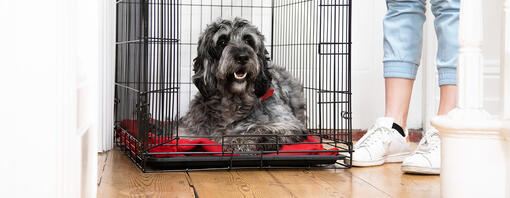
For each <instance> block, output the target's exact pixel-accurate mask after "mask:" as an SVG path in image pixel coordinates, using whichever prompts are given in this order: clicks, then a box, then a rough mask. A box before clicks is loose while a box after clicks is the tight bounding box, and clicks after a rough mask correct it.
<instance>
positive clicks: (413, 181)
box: [98, 150, 439, 198]
mask: <svg viewBox="0 0 510 198" xmlns="http://www.w3.org/2000/svg"><path fill="white" fill-rule="evenodd" d="M98 174H99V177H98V197H100V198H103V197H104V198H112V197H201V198H205V197H219V198H225V197H271V198H284V197H313V198H320V197H369V198H370V197H372V198H379V197H413V198H418V197H427V198H428V197H439V176H423V175H407V174H402V172H401V171H400V164H386V165H383V166H378V167H371V168H351V169H345V170H344V169H338V170H331V169H330V170H304V169H295V170H231V171H193V172H171V173H142V172H141V171H140V170H139V169H138V168H137V167H136V166H135V165H134V164H133V163H132V162H131V160H130V159H129V158H128V157H126V156H125V155H124V154H123V153H122V152H120V151H118V150H113V151H110V152H108V153H105V154H100V155H99V170H98Z"/></svg>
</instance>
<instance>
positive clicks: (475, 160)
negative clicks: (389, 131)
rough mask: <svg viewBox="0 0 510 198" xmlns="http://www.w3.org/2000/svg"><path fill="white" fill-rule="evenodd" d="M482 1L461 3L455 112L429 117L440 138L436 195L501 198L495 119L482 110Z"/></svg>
mask: <svg viewBox="0 0 510 198" xmlns="http://www.w3.org/2000/svg"><path fill="white" fill-rule="evenodd" d="M482 4H483V0H462V1H461V6H460V21H459V44H460V50H459V58H458V68H457V86H458V92H457V97H458V98H457V108H456V109H454V110H452V111H451V112H450V113H449V114H448V115H446V116H439V117H435V118H434V119H432V125H433V126H435V127H436V128H437V129H438V130H439V131H440V134H441V154H442V155H441V168H442V169H441V196H442V197H454V198H457V197H504V196H505V177H506V171H505V170H506V167H505V166H506V162H505V153H504V150H505V148H504V147H505V144H504V143H505V141H504V138H503V136H502V135H501V133H500V130H501V121H500V120H495V119H493V118H492V117H491V116H490V115H489V114H488V113H487V112H486V111H485V110H484V109H483V56H482V53H481V45H482V40H483V25H482V19H483V18H482V17H483V15H482V6H483V5H482Z"/></svg>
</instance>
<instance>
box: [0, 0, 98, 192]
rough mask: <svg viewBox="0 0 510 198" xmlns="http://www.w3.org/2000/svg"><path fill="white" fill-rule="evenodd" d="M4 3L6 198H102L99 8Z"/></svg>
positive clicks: (59, 0)
mask: <svg viewBox="0 0 510 198" xmlns="http://www.w3.org/2000/svg"><path fill="white" fill-rule="evenodd" d="M100 2H102V0H98V1H78V0H72V1H71V0H47V1H37V0H25V1H4V0H2V1H0V26H1V27H3V28H2V31H0V39H1V43H2V45H0V66H1V67H0V68H1V69H2V70H1V72H0V90H2V97H0V103H2V104H4V106H3V107H2V110H1V113H0V124H1V125H2V132H1V133H2V140H3V142H2V144H0V149H1V150H2V151H3V153H2V160H0V175H1V179H0V186H1V187H0V194H2V196H3V197H95V195H96V193H95V192H96V182H97V180H96V173H97V172H96V170H97V167H96V166H97V151H96V147H97V136H96V130H97V128H96V126H97V120H96V119H95V118H96V116H97V115H98V113H99V111H98V108H97V105H98V104H97V98H98V96H97V81H98V78H97V74H98V63H99V58H98V55H99V53H98V50H99V29H98V28H99V26H98V21H99V12H98V8H99V3H100Z"/></svg>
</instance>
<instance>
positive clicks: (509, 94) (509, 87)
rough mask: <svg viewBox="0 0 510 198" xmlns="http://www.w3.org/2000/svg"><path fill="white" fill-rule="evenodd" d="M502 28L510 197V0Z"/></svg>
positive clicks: (503, 86) (503, 84) (507, 181)
mask: <svg viewBox="0 0 510 198" xmlns="http://www.w3.org/2000/svg"><path fill="white" fill-rule="evenodd" d="M502 24H503V25H502V26H501V27H502V28H501V41H502V42H501V43H502V45H501V83H502V86H501V87H502V90H501V96H502V97H501V98H502V103H503V116H502V119H503V127H502V130H501V131H502V132H503V135H504V136H505V137H506V145H507V149H506V161H507V165H506V166H507V170H506V171H507V173H506V174H507V177H506V197H510V168H508V166H510V0H505V1H504V5H503V20H502Z"/></svg>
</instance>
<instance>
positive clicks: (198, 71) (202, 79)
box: [192, 26, 216, 98]
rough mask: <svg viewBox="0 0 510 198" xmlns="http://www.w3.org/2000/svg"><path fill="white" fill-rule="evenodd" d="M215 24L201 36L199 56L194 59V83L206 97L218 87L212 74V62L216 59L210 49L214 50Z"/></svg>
mask: <svg viewBox="0 0 510 198" xmlns="http://www.w3.org/2000/svg"><path fill="white" fill-rule="evenodd" d="M213 28H214V26H208V27H207V29H206V31H205V32H204V33H203V34H202V35H201V36H200V38H199V40H198V48H197V57H196V58H195V59H193V61H194V63H193V71H194V72H195V74H194V75H193V77H192V81H193V84H195V86H196V87H197V89H198V91H200V94H202V96H203V97H204V98H207V97H209V96H211V95H212V94H213V93H214V92H215V89H216V81H215V79H214V76H213V75H212V74H211V64H213V61H214V59H213V58H212V57H211V55H210V53H209V51H211V50H214V49H213V48H214V46H213V44H212V43H211V42H210V41H211V40H212V38H210V37H211V35H213V33H212V32H213V30H212V29H213Z"/></svg>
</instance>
